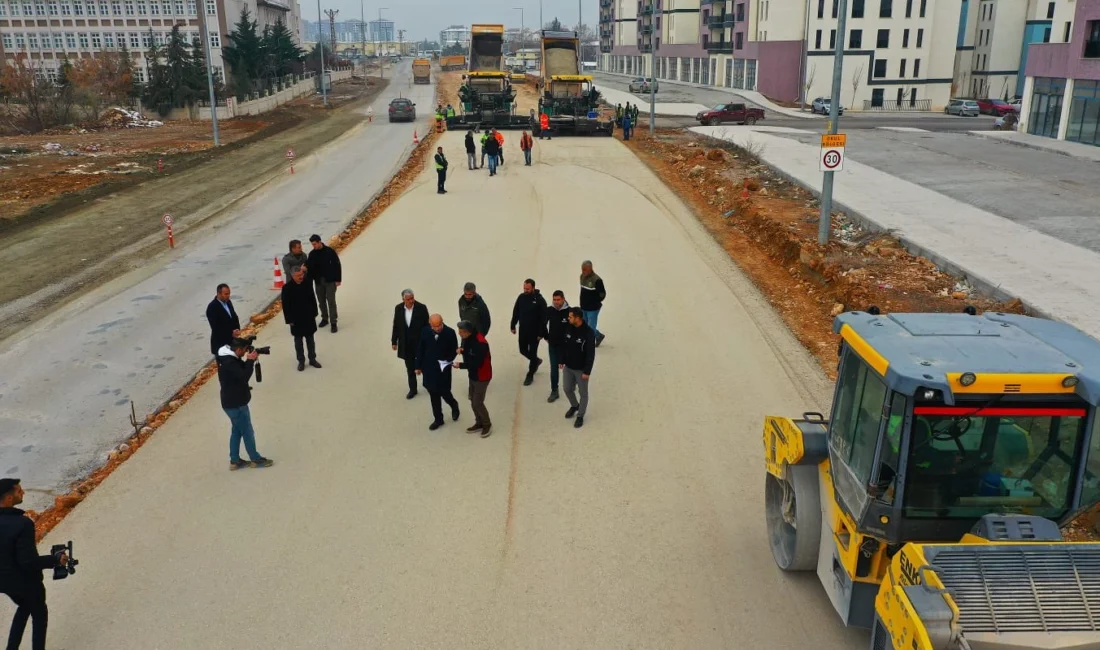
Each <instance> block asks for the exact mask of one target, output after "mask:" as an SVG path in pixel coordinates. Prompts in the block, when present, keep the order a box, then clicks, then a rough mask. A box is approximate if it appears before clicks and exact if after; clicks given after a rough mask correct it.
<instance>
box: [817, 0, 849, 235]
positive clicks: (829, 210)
mask: <svg viewBox="0 0 1100 650" xmlns="http://www.w3.org/2000/svg"><path fill="white" fill-rule="evenodd" d="M838 5H839V6H838V7H837V24H836V45H835V49H834V54H833V94H832V100H831V101H830V102H829V134H830V135H836V131H837V118H839V117H840V84H841V72H842V70H841V69H842V67H843V65H844V45H845V44H846V43H847V42H848V38H847V36H846V34H845V32H844V28H845V27H846V26H847V24H848V0H839V3H838ZM822 144H824V139H823V140H822ZM842 149H843V148H842ZM840 160H841V163H843V160H844V154H843V153H841V156H840ZM822 164H824V160H822ZM834 173H836V172H835V171H826V172H825V178H824V180H823V181H822V182H821V216H820V217H819V218H818V221H817V243H818V244H821V245H822V246H824V245H826V244H828V243H829V229H830V227H831V226H832V219H833V217H832V214H833V174H834Z"/></svg>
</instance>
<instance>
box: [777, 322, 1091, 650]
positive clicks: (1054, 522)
mask: <svg viewBox="0 0 1100 650" xmlns="http://www.w3.org/2000/svg"><path fill="white" fill-rule="evenodd" d="M834 331H835V332H837V333H838V334H840V337H841V343H840V362H839V366H838V376H837V382H836V387H835V391H834V395H833V404H832V411H831V417H830V419H828V420H826V419H825V418H824V417H823V416H821V415H820V414H816V413H806V414H804V415H803V417H802V418H799V419H792V418H784V417H768V418H766V420H765V423H764V433H763V437H764V448H765V465H766V468H767V478H766V489H765V507H766V511H767V520H768V534H769V537H770V542H771V547H772V552H773V555H774V557H775V560H776V563H777V564H778V565H779V567H780V568H782V569H784V570H788V571H810V570H814V571H816V572H817V574H818V577H819V579H820V581H821V583H822V585H823V586H824V587H825V590H826V592H827V593H828V595H829V598H830V601H831V602H832V604H833V606H834V608H835V609H836V610H837V612H838V613H839V614H840V616H841V618H842V620H843V621H844V623H845V624H847V625H854V626H859V627H868V628H872V629H873V639H872V648H874V649H875V650H882V649H887V648H899V649H900V648H903V647H904V648H906V649H907V650H908V649H909V648H913V649H914V650H917V649H925V648H927V649H929V650H931V649H933V648H935V649H939V648H945V649H946V648H967V647H973V648H1009V647H1011V648H1100V578H1098V577H1097V576H1098V575H1100V544H1092V543H1068V542H1065V541H1063V539H1062V537H1061V533H1060V530H1059V526H1058V524H1059V523H1060V522H1062V521H1063V520H1064V519H1065V518H1066V517H1067V516H1069V515H1070V514H1071V513H1074V512H1075V511H1076V510H1077V509H1078V508H1080V507H1081V506H1082V505H1087V504H1090V503H1093V502H1095V501H1097V500H1098V499H1100V485H1098V476H1100V434H1096V435H1094V431H1095V429H1096V428H1097V421H1096V420H1097V418H1096V410H1097V405H1098V404H1100V342H1097V341H1096V340H1094V339H1092V338H1090V337H1088V336H1086V335H1085V334H1083V333H1081V332H1079V331H1078V330H1076V329H1074V328H1073V327H1071V326H1069V325H1066V324H1063V323H1057V322H1053V321H1048V320H1042V319H1037V318H1030V317H1026V316H1015V315H1007V314H994V313H987V314H984V315H981V316H976V315H969V314H893V315H889V316H887V315H879V314H877V313H865V312H852V313H847V314H842V315H841V316H839V317H838V318H837V319H836V322H835V323H834ZM1073 576H1078V577H1077V578H1074V577H1073ZM1086 576H1087V577H1086ZM1033 635H1037V636H1033ZM967 644H969V645H967Z"/></svg>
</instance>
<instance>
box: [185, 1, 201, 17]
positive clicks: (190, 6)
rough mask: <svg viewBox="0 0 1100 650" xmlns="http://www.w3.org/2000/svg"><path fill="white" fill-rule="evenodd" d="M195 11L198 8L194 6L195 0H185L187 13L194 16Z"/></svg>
mask: <svg viewBox="0 0 1100 650" xmlns="http://www.w3.org/2000/svg"><path fill="white" fill-rule="evenodd" d="M197 12H198V8H197V7H196V6H195V0H187V15H188V16H195V15H197Z"/></svg>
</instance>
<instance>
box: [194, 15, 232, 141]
mask: <svg viewBox="0 0 1100 650" xmlns="http://www.w3.org/2000/svg"><path fill="white" fill-rule="evenodd" d="M199 11H201V12H202V13H201V14H199V34H200V37H201V38H202V47H203V52H204V53H205V55H206V85H207V88H208V89H209V90H210V126H211V128H212V129H213V130H214V146H215V147H217V146H218V145H219V144H220V142H219V140H218V100H217V99H216V98H215V97H214V70H213V68H212V66H213V65H214V62H213V61H211V60H210V34H209V31H208V30H209V27H207V25H206V0H199ZM226 105H227V106H228V103H227V104H226Z"/></svg>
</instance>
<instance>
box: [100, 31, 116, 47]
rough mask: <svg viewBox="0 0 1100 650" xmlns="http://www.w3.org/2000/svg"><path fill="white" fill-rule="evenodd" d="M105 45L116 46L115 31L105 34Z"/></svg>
mask: <svg viewBox="0 0 1100 650" xmlns="http://www.w3.org/2000/svg"><path fill="white" fill-rule="evenodd" d="M103 46H104V47H106V48H108V49H111V48H113V47H114V46H115V34H114V32H107V33H106V34H104V35H103Z"/></svg>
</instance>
